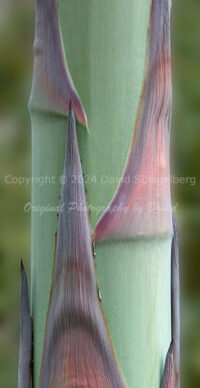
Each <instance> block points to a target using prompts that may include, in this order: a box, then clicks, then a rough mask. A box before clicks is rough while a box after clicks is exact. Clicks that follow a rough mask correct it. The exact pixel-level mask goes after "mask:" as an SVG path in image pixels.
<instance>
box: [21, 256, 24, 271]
mask: <svg viewBox="0 0 200 388" xmlns="http://www.w3.org/2000/svg"><path fill="white" fill-rule="evenodd" d="M22 272H24V264H23V261H22V258H21V273H22Z"/></svg>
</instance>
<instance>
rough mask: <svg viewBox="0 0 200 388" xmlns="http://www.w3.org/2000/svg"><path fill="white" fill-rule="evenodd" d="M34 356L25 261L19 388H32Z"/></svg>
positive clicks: (22, 283) (22, 277) (21, 304)
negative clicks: (32, 358)
mask: <svg viewBox="0 0 200 388" xmlns="http://www.w3.org/2000/svg"><path fill="white" fill-rule="evenodd" d="M31 357H32V320H31V316H30V305H29V296H28V284H27V278H26V273H25V270H24V266H23V263H22V262H21V297H20V346H19V365H18V388H31V387H32V382H31V366H32V365H31V361H32V360H31Z"/></svg>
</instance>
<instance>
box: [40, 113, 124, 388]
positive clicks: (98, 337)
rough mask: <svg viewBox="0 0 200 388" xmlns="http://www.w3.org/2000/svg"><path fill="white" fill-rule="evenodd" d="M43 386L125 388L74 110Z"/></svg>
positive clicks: (70, 125)
mask: <svg viewBox="0 0 200 388" xmlns="http://www.w3.org/2000/svg"><path fill="white" fill-rule="evenodd" d="M63 175H64V176H65V177H66V179H65V182H67V183H65V184H63V185H62V186H61V195H60V209H61V210H60V214H59V219H58V235H57V243H56V253H55V264H54V271H53V278H52V288H51V295H50V302H49V309H48V315H47V322H46V331H45V340H44V347H43V359H42V365H41V374H40V382H39V387H40V388H47V387H48V388H68V387H74V388H75V387H89V388H94V387H97V388H112V387H113V388H124V387H125V386H126V384H125V382H124V379H123V377H122V374H121V371H120V368H119V365H118V363H117V361H116V357H115V353H114V350H113V347H112V343H111V340H110V337H109V332H108V328H107V325H106V322H105V319H104V315H103V311H102V308H101V303H100V301H99V298H98V294H97V284H96V274H95V267H94V260H93V252H92V242H91V231H90V225H89V219H88V210H87V204H86V198H85V190H84V184H83V180H82V179H76V183H74V179H73V177H74V176H76V177H77V178H78V177H82V168H81V162H80V157H79V152H78V144H77V137H76V126H75V118H74V114H73V112H70V113H69V116H68V139H67V151H66V157H65V162H64V172H63Z"/></svg>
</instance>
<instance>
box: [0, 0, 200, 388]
mask: <svg viewBox="0 0 200 388" xmlns="http://www.w3.org/2000/svg"><path fill="white" fill-rule="evenodd" d="M199 16H200V1H199V0H190V1H188V0H187V1H186V0H174V1H173V12H172V68H173V89H174V94H173V99H174V104H173V123H172V146H171V148H172V167H173V168H172V198H173V204H174V206H175V207H176V218H177V220H178V225H179V235H180V266H181V322H182V340H181V342H182V348H181V358H182V387H183V388H199V387H200V260H199V258H200V200H199V198H200V23H199ZM33 34H34V10H33V4H32V2H31V0H18V1H16V0H1V3H0V387H2V388H13V387H16V386H17V358H18V356H17V351H18V350H17V349H18V330H19V280H20V274H19V272H20V271H19V261H20V257H23V259H24V263H25V266H26V269H27V272H28V275H29V270H30V214H29V213H25V212H24V205H25V204H26V203H27V202H28V201H29V200H30V185H26V184H22V185H19V184H17V183H16V184H11V183H9V182H10V180H11V177H20V176H22V177H23V176H27V177H28V176H30V120H29V115H28V110H27V101H28V98H29V93H30V87H31V73H32V42H33ZM181 177H182V178H183V179H182V183H181V179H180V178H181ZM186 178H187V179H186ZM176 180H177V181H178V182H176ZM6 181H7V183H6ZM173 182H174V183H173ZM138 388H140V387H138ZM141 388H142V387H141ZM149 388H151V387H149Z"/></svg>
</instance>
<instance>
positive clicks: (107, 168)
mask: <svg viewBox="0 0 200 388" xmlns="http://www.w3.org/2000/svg"><path fill="white" fill-rule="evenodd" d="M150 6H151V2H150V0H143V1H136V0H124V1H122V0H101V1H99V0H61V1H60V2H59V14H60V17H61V27H62V32H63V40H64V45H65V49H66V55H67V60H68V65H69V69H70V72H71V76H72V79H73V81H74V84H75V86H76V89H77V91H78V93H79V95H80V97H81V100H82V102H83V105H84V108H85V111H86V114H87V117H88V124H89V131H90V133H89V134H88V133H87V131H86V130H85V129H84V128H83V127H82V126H81V125H78V126H77V131H78V138H79V147H80V155H81V159H82V163H83V170H84V173H85V182H86V188H87V189H88V204H89V206H90V207H91V222H92V227H94V225H95V223H96V221H97V220H98V218H99V216H100V214H102V212H103V210H104V209H105V207H106V206H107V205H108V202H109V201H110V200H111V198H112V195H113V193H114V191H115V189H116V186H117V184H118V179H119V178H120V176H121V175H122V172H123V168H124V165H125V161H126V158H127V153H128V149H129V145H130V140H131V136H132V129H133V126H134V120H135V116H136V109H137V105H138V102H139V96H140V92H141V87H142V79H143V73H144V62H145V50H146V39H147V29H148V22H149V15H150ZM66 125H67V120H66V117H64V116H59V115H56V114H54V113H53V112H52V113H50V114H46V113H36V112H33V113H32V165H33V170H32V172H33V177H43V179H44V182H45V177H46V183H44V184H39V183H38V182H33V186H32V206H33V208H32V313H33V316H34V387H37V383H38V376H39V369H40V363H41V352H42V344H43V338H44V328H45V319H46V313H47V307H48V300H49V292H50V283H51V276H52V264H53V256H54V247H55V238H54V234H55V232H56V227H57V215H56V214H57V210H56V209H55V208H52V206H58V203H59V177H60V176H61V174H62V170H63V163H64V149H65V139H66ZM51 177H52V178H51ZM48 179H49V181H50V183H49V181H48ZM42 207H44V208H43V209H42ZM96 252H97V258H96V260H97V273H98V278H99V283H100V287H101V294H102V297H103V305H104V308H105V312H106V316H107V320H108V324H109V327H110V329H111V335H112V337H113V342H114V346H115V348H116V351H117V355H118V359H119V362H120V364H121V367H122V369H123V372H124V374H125V377H126V379H127V382H128V386H129V387H130V388H139V387H142V388H150V387H151V388H158V387H159V384H160V376H161V373H162V370H163V365H164V359H165V356H166V353H167V349H168V347H169V343H170V337H171V320H170V307H171V306H170V258H171V239H166V240H159V239H154V240H138V241H130V242H125V241H124V242H120V241H119V242H117V243H116V242H112V243H107V244H101V245H99V246H98V247H97V249H96Z"/></svg>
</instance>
